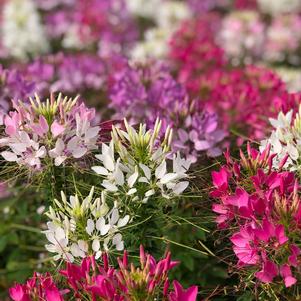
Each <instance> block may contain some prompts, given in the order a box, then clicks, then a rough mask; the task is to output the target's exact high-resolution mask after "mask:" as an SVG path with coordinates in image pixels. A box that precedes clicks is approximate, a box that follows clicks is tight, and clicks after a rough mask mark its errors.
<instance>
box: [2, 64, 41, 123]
mask: <svg viewBox="0 0 301 301" xmlns="http://www.w3.org/2000/svg"><path fill="white" fill-rule="evenodd" d="M35 89H36V84H35V83H34V82H33V81H30V80H27V79H26V78H25V77H24V76H22V74H21V73H20V72H19V71H17V70H16V69H11V70H9V69H4V68H3V67H2V66H1V65H0V125H3V117H4V114H5V113H7V112H8V110H9V108H10V104H11V103H10V101H11V99H21V98H28V97H29V96H32V95H33V94H34V91H35Z"/></svg>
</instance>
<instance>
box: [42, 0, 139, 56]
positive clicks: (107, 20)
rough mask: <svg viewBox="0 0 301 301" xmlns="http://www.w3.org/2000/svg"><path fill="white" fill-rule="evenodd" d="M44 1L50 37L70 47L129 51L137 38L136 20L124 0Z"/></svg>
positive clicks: (116, 51)
mask: <svg viewBox="0 0 301 301" xmlns="http://www.w3.org/2000/svg"><path fill="white" fill-rule="evenodd" d="M59 4H60V5H56V4H55V3H54V4H53V5H51V4H49V5H48V4H45V3H42V1H41V2H40V8H41V9H42V11H43V15H44V22H45V25H46V31H47V33H48V36H49V38H50V39H54V40H56V41H60V42H61V46H62V47H63V48H67V49H76V50H83V49H93V47H97V48H98V51H99V53H100V54H101V55H108V54H111V53H112V52H114V53H119V52H121V51H126V49H128V48H129V46H130V45H131V44H132V43H133V42H134V41H135V40H136V39H137V29H136V27H135V23H134V20H133V18H132V16H131V15H130V14H129V11H128V10H127V7H126V3H125V1H123V0H113V1H107V0H105V1H103V0H92V1H89V2H88V3H87V1H84V0H76V1H63V2H61V3H59Z"/></svg>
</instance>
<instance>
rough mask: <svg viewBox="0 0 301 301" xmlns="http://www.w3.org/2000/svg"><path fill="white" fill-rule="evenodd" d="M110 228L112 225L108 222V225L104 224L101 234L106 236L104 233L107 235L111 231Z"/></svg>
mask: <svg viewBox="0 0 301 301" xmlns="http://www.w3.org/2000/svg"><path fill="white" fill-rule="evenodd" d="M110 229H111V225H109V224H106V225H104V226H103V227H102V228H101V229H100V234H101V235H102V236H104V235H106V234H107V233H108V232H109V230H110Z"/></svg>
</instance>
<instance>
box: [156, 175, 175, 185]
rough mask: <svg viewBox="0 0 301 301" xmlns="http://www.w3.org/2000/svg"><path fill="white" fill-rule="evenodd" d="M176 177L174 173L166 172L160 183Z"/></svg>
mask: <svg viewBox="0 0 301 301" xmlns="http://www.w3.org/2000/svg"><path fill="white" fill-rule="evenodd" d="M177 177H178V175H177V174H176V173H167V174H166V175H165V176H164V177H163V178H162V179H161V180H160V183H161V184H166V183H168V182H171V181H173V180H175V179H176V178H177Z"/></svg>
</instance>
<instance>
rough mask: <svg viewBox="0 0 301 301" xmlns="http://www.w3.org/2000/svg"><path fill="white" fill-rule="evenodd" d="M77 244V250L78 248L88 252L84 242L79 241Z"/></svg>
mask: <svg viewBox="0 0 301 301" xmlns="http://www.w3.org/2000/svg"><path fill="white" fill-rule="evenodd" d="M77 243H78V246H79V248H80V249H81V250H82V251H84V252H88V244H87V242H86V241H84V240H79V241H78V242H77Z"/></svg>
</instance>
